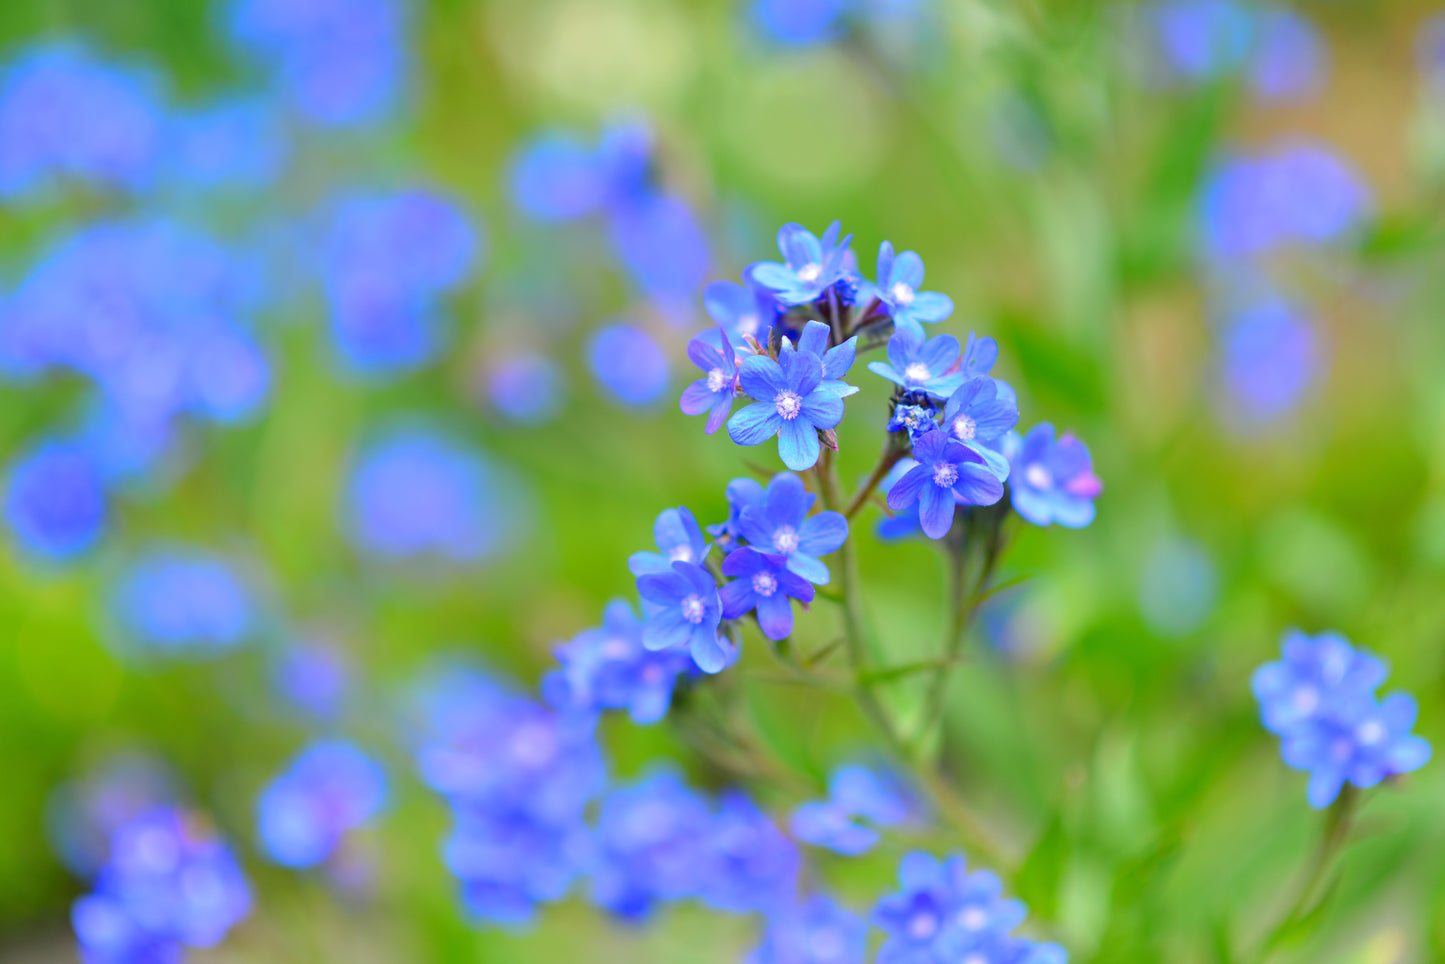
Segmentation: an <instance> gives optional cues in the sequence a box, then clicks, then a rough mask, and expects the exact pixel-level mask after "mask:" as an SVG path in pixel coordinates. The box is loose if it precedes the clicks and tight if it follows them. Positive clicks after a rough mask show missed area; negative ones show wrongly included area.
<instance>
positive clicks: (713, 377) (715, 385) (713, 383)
mask: <svg viewBox="0 0 1445 964" xmlns="http://www.w3.org/2000/svg"><path fill="white" fill-rule="evenodd" d="M727 383H728V377H727V375H726V374H725V373H724V372H723V370H722V369H721V368H714V369H713V370H712V371H710V372H708V373H707V390H708V391H710V392H720V391H722V390H723V386H724V385H726V384H727Z"/></svg>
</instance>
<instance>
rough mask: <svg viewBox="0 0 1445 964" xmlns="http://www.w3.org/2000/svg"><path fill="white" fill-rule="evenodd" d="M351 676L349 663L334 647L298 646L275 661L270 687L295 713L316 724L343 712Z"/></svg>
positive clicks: (286, 650) (305, 643) (311, 643)
mask: <svg viewBox="0 0 1445 964" xmlns="http://www.w3.org/2000/svg"><path fill="white" fill-rule="evenodd" d="M354 672H355V670H354V668H353V667H352V665H351V661H350V660H349V659H348V658H347V657H346V655H345V654H344V653H343V652H342V651H341V650H340V649H338V648H337V647H335V646H331V645H327V644H325V643H320V642H299V643H296V644H294V645H291V646H288V647H287V648H286V649H285V650H284V651H282V652H281V653H280V654H279V655H278V656H277V657H276V659H275V660H274V662H273V664H272V667H271V683H272V686H273V687H274V688H275V690H276V692H277V693H278V694H280V696H281V698H282V699H284V700H285V701H286V702H287V703H288V704H289V705H290V706H292V707H294V708H295V709H297V710H300V711H301V712H303V713H305V714H306V715H308V716H313V717H315V718H317V719H320V720H334V719H336V718H337V717H339V716H340V715H341V712H342V710H343V709H344V708H345V705H346V702H347V699H348V697H349V696H350V693H351V689H352V684H353V680H352V677H353V675H354Z"/></svg>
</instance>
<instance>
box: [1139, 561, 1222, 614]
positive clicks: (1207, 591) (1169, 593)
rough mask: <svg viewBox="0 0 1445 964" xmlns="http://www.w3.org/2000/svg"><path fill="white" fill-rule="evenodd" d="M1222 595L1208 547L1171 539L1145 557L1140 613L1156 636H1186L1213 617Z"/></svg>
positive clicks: (1141, 577)
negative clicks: (1207, 550) (1206, 549)
mask: <svg viewBox="0 0 1445 964" xmlns="http://www.w3.org/2000/svg"><path fill="white" fill-rule="evenodd" d="M1218 595H1219V573H1218V570H1217V569H1216V568H1215V565H1214V561H1213V560H1212V559H1211V558H1210V557H1209V554H1208V552H1206V551H1205V549H1204V547H1203V546H1201V545H1199V544H1198V543H1197V542H1193V541H1191V540H1188V539H1181V538H1170V539H1165V540H1162V541H1161V542H1159V543H1158V544H1157V545H1155V546H1154V547H1153V548H1152V549H1151V550H1150V552H1149V554H1148V555H1147V556H1146V557H1145V560H1144V566H1143V569H1142V571H1141V573H1140V577H1139V611H1140V613H1141V614H1142V615H1143V617H1144V621H1145V622H1146V623H1148V624H1149V627H1150V628H1151V629H1153V630H1154V631H1155V632H1156V633H1159V634H1161V635H1164V636H1175V637H1177V636H1185V635H1187V634H1189V633H1192V632H1194V630H1196V629H1198V628H1199V626H1200V625H1201V624H1203V622H1204V621H1205V620H1206V619H1207V618H1209V614H1210V612H1211V611H1212V610H1213V609H1214V604H1215V601H1216V599H1217V597H1218Z"/></svg>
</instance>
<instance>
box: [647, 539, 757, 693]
mask: <svg viewBox="0 0 1445 964" xmlns="http://www.w3.org/2000/svg"><path fill="white" fill-rule="evenodd" d="M637 592H638V594H639V595H641V596H642V598H643V599H644V600H646V601H647V602H650V603H652V604H653V605H654V607H655V609H654V611H653V612H652V614H651V615H649V616H648V617H647V623H646V625H644V626H643V629H642V645H643V646H645V647H647V648H648V649H650V650H654V651H656V650H665V649H686V650H687V651H688V652H690V653H691V654H692V658H693V662H695V663H697V666H698V668H699V669H701V670H702V671H703V672H704V673H719V672H721V671H722V670H724V669H726V668H727V667H729V666H731V665H732V664H733V663H734V662H735V661H736V660H737V658H738V651H737V647H736V646H734V645H733V643H732V641H731V640H730V639H728V638H727V637H726V636H725V635H720V634H719V633H718V626H719V624H720V623H721V622H722V604H721V603H720V602H719V601H718V591H717V583H716V582H715V581H714V580H713V577H712V574H711V573H709V572H708V571H707V570H706V569H704V568H702V567H701V566H699V565H696V564H694V563H691V562H674V563H673V564H672V567H671V569H670V570H669V571H666V572H652V573H647V574H645V575H642V576H639V577H638V579H637Z"/></svg>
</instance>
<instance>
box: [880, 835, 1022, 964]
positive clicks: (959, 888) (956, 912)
mask: <svg viewBox="0 0 1445 964" xmlns="http://www.w3.org/2000/svg"><path fill="white" fill-rule="evenodd" d="M898 882H899V884H901V885H902V887H903V889H902V891H901V892H899V893H896V894H890V895H888V896H885V897H883V898H882V899H880V900H879V901H878V904H877V906H876V907H875V909H874V911H873V919H874V922H875V923H877V924H878V926H879V927H881V928H883V930H885V931H887V932H888V940H887V941H886V942H885V943H884V945H883V947H882V948H881V949H880V950H879V952H878V964H931V962H933V961H939V960H970V958H969V953H972V952H974V951H980V952H982V951H985V950H987V949H992V951H991V952H990V953H988V954H987V955H985V954H982V953H980V955H979V957H978V960H980V961H981V962H983V964H1014V962H1015V961H1018V960H1020V958H1019V957H1018V956H1010V955H1015V954H1016V953H1017V951H1018V950H1021V949H1022V945H1017V944H1015V942H1014V941H1011V940H1008V939H1007V935H1008V933H1009V932H1010V931H1012V930H1013V929H1014V928H1015V927H1017V926H1018V925H1019V924H1020V923H1021V922H1022V921H1023V919H1024V917H1025V915H1026V910H1025V908H1024V905H1023V904H1022V903H1020V902H1019V901H1017V900H1006V899H1004V898H1003V896H1002V890H1003V888H1002V885H1001V884H1000V882H999V879H998V877H997V876H995V875H994V874H992V873H989V872H988V871H975V872H973V873H969V871H968V868H967V865H966V864H965V863H964V860H963V858H962V857H957V856H955V857H949V858H948V859H947V860H946V861H939V860H937V859H936V858H934V857H932V856H930V855H928V854H926V853H921V852H918V851H915V852H913V853H910V854H908V855H906V856H905V857H904V858H903V860H902V861H901V862H900V863H899V865H898ZM1000 952H1002V956H1000Z"/></svg>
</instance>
